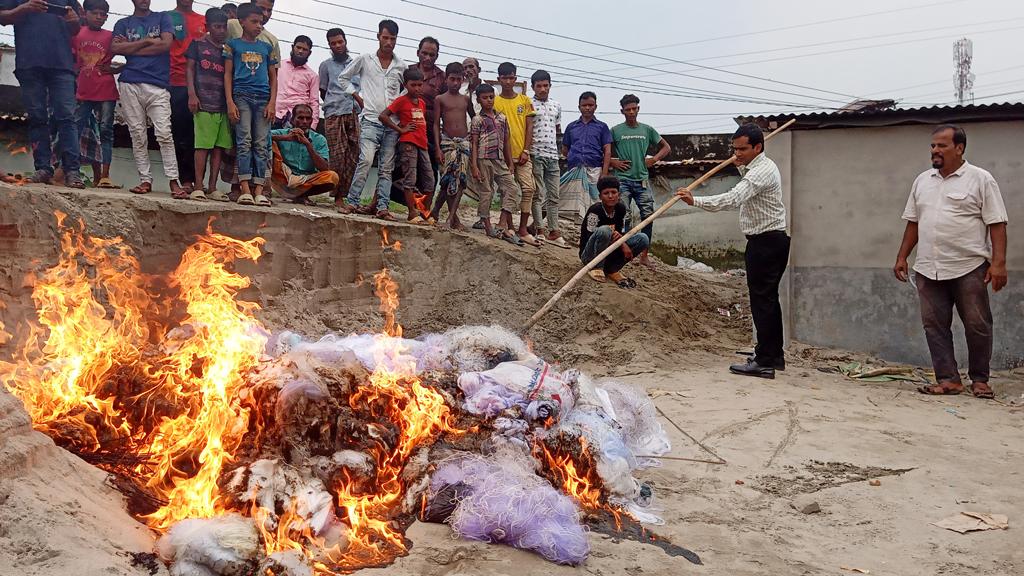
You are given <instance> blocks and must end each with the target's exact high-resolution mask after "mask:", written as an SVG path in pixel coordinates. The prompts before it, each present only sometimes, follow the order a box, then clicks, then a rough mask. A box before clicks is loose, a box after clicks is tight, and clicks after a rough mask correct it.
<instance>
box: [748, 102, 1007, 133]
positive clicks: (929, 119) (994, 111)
mask: <svg viewBox="0 0 1024 576" xmlns="http://www.w3.org/2000/svg"><path fill="white" fill-rule="evenodd" d="M793 118H795V119H796V123H795V124H793V126H792V127H791V128H790V130H810V129H815V128H852V127H879V126H898V125H903V124H943V123H953V122H992V121H1006V120H1024V102H1004V103H1002V104H970V105H965V106H930V107H924V108H889V109H886V110H872V109H868V110H858V111H848V112H831V111H830V112H812V113H808V114H777V115H771V116H737V117H736V118H734V120H735V121H736V123H737V124H746V123H748V122H753V123H755V124H757V125H759V126H761V127H762V128H775V127H777V126H779V125H781V124H783V123H785V122H788V121H789V120H790V119H793Z"/></svg>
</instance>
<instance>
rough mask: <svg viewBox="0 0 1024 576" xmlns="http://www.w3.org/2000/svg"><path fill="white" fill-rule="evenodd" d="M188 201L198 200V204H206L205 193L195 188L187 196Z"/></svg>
mask: <svg viewBox="0 0 1024 576" xmlns="http://www.w3.org/2000/svg"><path fill="white" fill-rule="evenodd" d="M188 199H189V200H199V201H200V202H206V200H207V198H206V192H204V191H203V189H202V188H196V189H195V190H193V191H192V193H191V194H189V195H188Z"/></svg>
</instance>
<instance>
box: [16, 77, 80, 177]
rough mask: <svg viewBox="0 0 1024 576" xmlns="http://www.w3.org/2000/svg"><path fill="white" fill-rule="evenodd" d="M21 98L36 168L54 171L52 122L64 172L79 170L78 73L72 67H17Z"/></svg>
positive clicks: (51, 172) (75, 172)
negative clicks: (26, 114)
mask: <svg viewBox="0 0 1024 576" xmlns="http://www.w3.org/2000/svg"><path fill="white" fill-rule="evenodd" d="M14 75H15V76H16V77H17V78H18V83H19V84H21V98H22V100H23V101H24V103H25V111H26V112H27V113H28V137H29V140H31V141H32V160H33V164H34V166H35V169H36V170H43V171H46V172H49V173H50V174H53V164H51V160H52V159H53V150H52V149H51V148H50V122H51V113H52V115H53V117H52V122H53V124H54V126H55V127H56V129H57V135H58V141H59V142H60V147H61V157H60V158H61V166H63V168H64V173H65V174H68V175H70V174H78V170H79V167H80V166H79V159H78V146H79V142H78V122H77V118H75V107H76V106H77V105H78V101H77V100H76V99H75V74H74V72H72V71H70V70H57V69H53V68H25V69H22V70H15V71H14Z"/></svg>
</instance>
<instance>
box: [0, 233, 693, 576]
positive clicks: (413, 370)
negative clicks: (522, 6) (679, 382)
mask: <svg viewBox="0 0 1024 576" xmlns="http://www.w3.org/2000/svg"><path fill="white" fill-rule="evenodd" d="M58 225H59V226H60V227H61V229H62V235H61V256H60V259H59V261H58V263H57V264H56V265H54V266H52V267H50V268H48V269H46V270H43V271H41V272H40V273H39V274H37V275H35V276H34V277H33V278H32V279H31V281H32V285H33V295H32V297H33V300H34V301H35V304H36V309H37V317H36V319H35V320H34V321H33V322H29V323H28V325H27V326H21V327H20V328H23V329H21V330H18V332H19V335H18V338H17V339H16V341H17V342H18V346H17V351H16V354H15V359H14V360H13V361H11V362H3V361H0V384H3V385H4V386H5V387H6V388H8V389H9V390H10V391H11V392H12V393H13V394H15V395H16V396H18V397H19V398H20V399H21V400H22V401H23V402H24V404H25V407H26V410H27V411H28V412H29V414H30V416H31V417H32V420H33V425H34V426H35V428H36V429H38V430H40V431H42V432H44V433H46V434H48V435H49V436H51V437H52V438H53V439H54V441H55V442H56V443H57V444H59V445H60V446H63V447H65V448H67V449H68V450H70V451H72V452H74V453H76V454H78V455H80V456H81V457H82V458H83V459H85V460H87V461H89V462H91V463H93V464H95V465H96V466H98V467H100V468H102V469H104V470H106V471H108V472H109V473H110V477H111V480H112V483H113V484H114V485H115V486H117V487H118V488H119V489H120V490H121V491H122V492H123V493H124V494H125V495H126V496H127V502H128V508H129V511H130V512H131V513H132V514H134V515H135V517H137V518H139V519H140V520H142V521H144V522H145V523H146V524H148V525H149V526H150V527H151V528H152V529H154V530H156V531H157V532H159V533H160V534H161V535H162V536H161V538H160V540H159V542H158V552H159V555H160V557H161V559H163V560H164V561H165V562H166V563H167V564H168V565H169V566H170V571H171V574H172V575H173V576H211V575H234V574H247V573H253V572H254V571H258V573H260V574H263V575H285V574H287V575H290V576H304V575H310V574H333V573H338V572H351V571H353V570H356V569H360V568H365V567H371V566H384V565H387V564H389V563H391V562H393V561H394V559H395V558H397V557H399V556H402V555H405V554H407V553H408V550H409V548H410V546H411V545H412V543H411V542H409V541H408V540H407V539H406V537H405V532H406V529H407V528H408V527H409V525H410V524H411V523H412V522H414V521H416V520H417V519H419V520H422V521H430V522H446V523H448V524H449V525H450V526H451V528H452V530H453V531H454V533H455V534H457V535H458V536H461V537H463V538H468V539H473V540H479V541H485V542H493V543H502V544H507V545H510V546H515V547H517V548H522V549H526V550H531V551H534V552H536V553H538V554H541V555H542V556H544V557H545V558H547V559H548V560H551V561H552V562H557V563H561V564H570V565H575V564H579V563H581V562H583V561H584V560H585V559H586V558H587V555H588V553H589V544H588V539H587V528H586V526H587V524H586V523H585V520H587V519H592V518H595V517H598V516H600V517H602V518H611V519H613V520H614V522H615V523H617V524H620V525H621V524H629V525H633V526H638V522H642V523H647V524H658V523H660V519H659V518H658V517H657V516H656V515H655V514H654V513H653V512H652V510H653V508H652V507H651V502H652V493H651V489H650V487H649V486H646V485H644V484H642V483H641V482H639V481H637V480H636V479H635V477H634V472H635V471H636V470H638V469H640V468H643V467H645V466H651V465H655V464H656V460H653V459H652V458H653V457H656V456H659V455H663V454H665V453H666V452H668V451H669V449H670V446H669V442H668V440H667V437H666V434H665V433H664V431H663V429H662V428H661V425H660V424H659V422H658V421H657V419H656V416H655V411H654V407H653V405H652V403H651V402H650V400H649V399H648V398H647V396H646V395H645V394H644V393H643V392H642V391H640V390H637V389H635V388H633V387H630V386H627V385H625V384H622V383H619V382H614V381H594V380H592V379H591V378H589V377H587V376H586V375H584V374H582V373H580V372H579V371H576V370H560V369H559V368H558V367H556V366H554V365H552V364H549V363H547V362H545V361H544V360H543V359H541V358H539V357H537V356H536V355H535V354H533V353H532V352H531V351H530V350H529V348H528V346H527V345H526V344H525V343H524V342H523V341H522V340H521V339H520V338H518V337H517V336H515V335H514V334H512V333H511V332H509V331H507V330H505V329H502V328H498V327H460V328H455V329H452V330H450V331H448V332H445V333H443V334H426V335H422V336H420V337H419V338H416V339H407V338H403V337H402V332H401V326H399V325H398V323H397V321H396V318H395V310H396V309H397V306H398V299H397V294H398V289H397V285H396V284H395V283H394V282H393V281H391V279H390V277H389V275H388V271H387V269H384V270H382V271H381V272H380V273H379V274H377V275H376V276H375V279H374V285H375V291H376V294H377V296H378V297H379V298H380V299H381V311H382V313H383V315H384V317H385V328H384V333H383V334H358V335H348V336H343V335H336V334H331V335H327V336H324V337H322V338H320V339H318V340H312V339H307V338H305V337H303V336H301V335H298V334H295V333H291V332H280V333H276V334H275V333H271V332H269V331H268V330H266V328H265V327H264V326H263V325H262V324H261V323H260V322H259V320H258V319H257V317H256V314H255V312H256V310H257V309H258V306H257V305H256V304H254V303H251V302H246V301H244V300H241V299H239V298H238V293H239V292H240V291H241V290H244V289H246V288H247V287H248V286H249V279H248V278H246V277H244V276H242V275H240V274H238V273H236V272H235V271H234V268H233V262H234V261H235V260H238V259H247V260H253V261H255V260H257V259H258V258H259V256H260V254H261V246H262V243H263V241H262V239H259V238H254V239H252V240H249V241H242V240H237V239H233V238H230V237H227V236H223V235H219V234H216V233H213V232H212V231H208V232H207V234H206V235H205V236H200V237H199V238H197V240H196V243H195V244H193V245H192V246H190V247H189V248H188V249H187V250H186V251H185V252H184V254H183V255H182V259H181V263H180V264H179V265H178V267H177V268H176V269H175V270H174V271H173V272H171V273H168V274H167V275H166V276H164V277H157V276H151V275H145V274H142V273H141V270H140V266H139V263H138V261H137V260H136V259H135V257H134V256H133V253H132V250H131V248H130V247H128V246H127V245H125V244H124V243H123V241H122V240H120V239H119V238H111V239H100V238H95V237H91V236H88V235H86V234H84V233H83V228H84V225H83V224H79V226H78V228H77V229H76V228H74V227H64V225H63V215H58ZM396 245H397V243H396ZM384 246H385V248H387V247H388V246H391V245H390V244H388V243H387V240H385V243H384ZM0 331H2V327H0ZM6 336H7V335H5V334H3V333H0V337H6ZM686 552H688V551H686ZM694 558H695V557H694Z"/></svg>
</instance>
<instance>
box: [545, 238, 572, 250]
mask: <svg viewBox="0 0 1024 576" xmlns="http://www.w3.org/2000/svg"><path fill="white" fill-rule="evenodd" d="M546 241H547V243H548V244H551V245H552V246H557V247H559V248H572V246H569V243H568V242H566V241H565V238H563V237H561V236H559V237H558V238H555V239H554V240H552V239H551V238H547V239H546Z"/></svg>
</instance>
